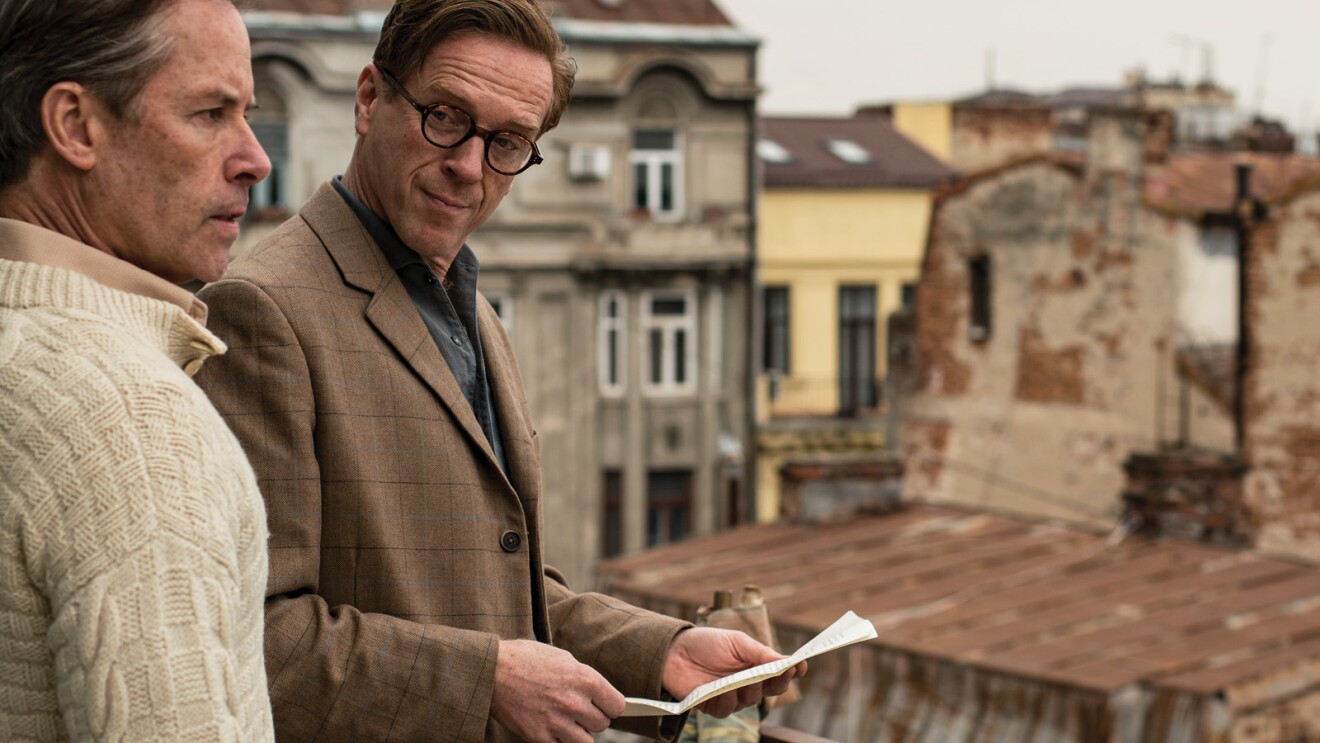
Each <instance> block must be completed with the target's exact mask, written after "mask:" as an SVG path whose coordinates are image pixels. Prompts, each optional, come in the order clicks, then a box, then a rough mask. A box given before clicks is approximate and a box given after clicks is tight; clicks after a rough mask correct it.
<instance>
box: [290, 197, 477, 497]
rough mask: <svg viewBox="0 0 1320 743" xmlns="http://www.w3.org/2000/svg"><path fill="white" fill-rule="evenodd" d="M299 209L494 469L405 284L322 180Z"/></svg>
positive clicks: (379, 324)
mask: <svg viewBox="0 0 1320 743" xmlns="http://www.w3.org/2000/svg"><path fill="white" fill-rule="evenodd" d="M299 213H300V215H301V216H302V218H303V220H304V221H306V222H307V224H308V226H310V227H311V228H312V231H313V232H315V233H316V235H317V236H318V237H319V238H320V239H321V242H322V244H324V245H325V249H326V251H327V252H328V253H329V254H330V257H331V259H332V260H334V262H335V265H336V266H338V267H339V271H340V273H341V274H342V275H343V277H344V282H345V283H346V284H348V285H349V286H353V287H356V288H358V289H361V290H362V291H365V292H367V293H369V294H371V295H372V298H371V302H370V303H369V304H368V305H367V310H366V313H365V314H366V318H367V321H368V322H369V323H371V325H372V327H374V328H375V329H376V332H378V333H380V334H381V336H382V337H384V338H385V340H386V341H387V342H388V343H389V344H390V345H391V346H393V347H394V350H395V351H396V352H397V353H398V354H399V356H400V357H401V358H402V359H403V361H404V363H406V364H407V365H408V366H409V367H410V368H411V369H412V370H413V372H414V373H416V374H417V376H418V377H420V378H421V379H422V381H423V382H424V383H425V384H426V386H427V387H428V388H429V389H430V390H431V392H432V393H434V394H435V396H436V397H438V398H439V399H440V402H441V403H443V404H444V405H445V407H447V408H448V409H449V412H450V413H451V414H453V416H454V419H455V420H456V421H457V422H458V424H459V427H460V428H461V429H462V430H463V432H464V433H465V434H466V435H467V437H468V438H469V439H470V440H471V442H472V443H473V444H474V445H475V446H476V447H477V448H478V449H480V450H481V451H483V452H484V453H485V455H486V459H487V460H488V462H489V464H490V465H491V466H492V467H493V468H494V469H495V471H497V472H498V471H500V466H499V463H498V462H497V461H496V460H495V453H494V451H493V450H492V449H491V446H490V442H488V441H487V440H486V435H485V434H484V433H483V432H482V430H481V426H480V424H478V423H477V419H476V416H475V415H474V414H473V412H472V406H470V405H468V402H467V398H465V397H463V391H462V390H461V389H459V387H458V382H457V381H456V380H455V379H454V374H453V372H451V371H450V370H449V365H448V364H446V363H445V359H444V356H442V355H441V354H440V349H439V348H437V347H436V345H435V340H434V339H432V338H431V333H430V332H429V331H428V330H427V329H426V323H424V322H422V316H421V315H420V314H418V312H417V308H416V307H415V306H414V305H413V303H412V298H411V297H409V296H408V290H407V289H405V288H404V286H403V282H402V281H400V280H399V276H398V274H397V273H395V271H394V269H392V268H390V264H389V262H388V261H386V260H385V256H384V255H383V254H382V253H381V252H380V248H378V247H376V243H375V241H374V240H372V239H371V235H370V234H368V233H367V230H366V228H365V227H363V226H362V223H361V222H360V221H358V218H357V216H356V215H354V214H353V211H352V210H351V209H349V207H348V205H347V204H345V203H344V200H343V199H342V198H341V197H340V196H339V194H338V193H336V192H335V190H334V188H333V187H332V186H330V184H328V183H326V184H322V185H321V187H320V188H319V189H317V191H316V193H314V194H313V195H312V197H311V198H310V199H308V201H307V203H306V204H304V205H303V208H302V210H301V211H300V212H299ZM501 422H503V421H501Z"/></svg>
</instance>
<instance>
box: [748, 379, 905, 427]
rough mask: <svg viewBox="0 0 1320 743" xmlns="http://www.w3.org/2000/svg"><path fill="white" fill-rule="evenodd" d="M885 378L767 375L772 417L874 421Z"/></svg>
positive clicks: (881, 407)
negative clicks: (869, 419) (872, 419)
mask: <svg viewBox="0 0 1320 743" xmlns="http://www.w3.org/2000/svg"><path fill="white" fill-rule="evenodd" d="M883 393H884V378H876V377H851V378H850V377H830V378H814V379H813V378H810V377H805V378H804V377H800V376H795V375H781V374H778V373H773V372H772V373H770V375H769V400H770V417H771V418H873V417H878V416H879V415H881V414H882V413H883V406H882V401H883V397H884V394H883Z"/></svg>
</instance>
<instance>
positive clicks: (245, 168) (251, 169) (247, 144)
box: [225, 121, 270, 186]
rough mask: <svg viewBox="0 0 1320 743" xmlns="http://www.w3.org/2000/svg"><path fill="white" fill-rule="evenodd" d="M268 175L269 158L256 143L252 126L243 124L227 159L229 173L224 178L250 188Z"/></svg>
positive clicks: (258, 143) (259, 144)
mask: <svg viewBox="0 0 1320 743" xmlns="http://www.w3.org/2000/svg"><path fill="white" fill-rule="evenodd" d="M268 175H270V158H269V157H267V156H266V151H265V150H264V149H262V148H261V143H260V142H258V141H257V135H256V133H255V132H253V131H252V126H251V125H250V124H248V123H247V122H246V121H245V122H243V131H242V133H241V135H240V136H239V143H238V147H237V149H236V151H235V152H234V155H233V156H232V157H230V158H229V172H228V173H226V174H225V176H226V177H227V178H228V179H229V180H231V181H243V182H244V185H247V186H251V185H252V184H254V183H257V182H258V181H261V180H262V179H264V178H265V177H266V176H268Z"/></svg>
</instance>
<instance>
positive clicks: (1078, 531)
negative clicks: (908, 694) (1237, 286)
mask: <svg viewBox="0 0 1320 743" xmlns="http://www.w3.org/2000/svg"><path fill="white" fill-rule="evenodd" d="M601 570H602V579H603V581H604V582H605V584H606V585H607V587H608V590H610V591H611V592H612V593H614V594H616V595H620V596H623V597H625V598H628V599H630V600H634V601H637V602H639V603H641V604H643V605H648V606H652V607H661V608H668V609H669V610H671V611H677V612H679V613H681V612H685V611H688V610H690V609H695V607H696V606H698V605H700V604H701V603H704V602H707V601H708V600H709V597H710V596H711V594H712V592H713V591H714V590H716V589H718V588H729V587H737V586H741V585H743V584H746V583H754V584H757V585H760V586H761V587H762V589H763V591H764V594H765V598H766V602H767V604H768V605H769V606H770V608H771V611H772V614H773V617H774V620H775V622H776V624H777V625H780V626H781V627H785V628H789V629H795V630H801V631H802V632H805V633H808V634H811V633H815V632H817V631H819V630H820V629H823V628H824V627H826V626H828V625H829V623H830V622H832V621H833V620H835V619H837V618H838V616H839V615H840V614H841V613H842V612H843V611H845V610H849V609H851V610H853V611H856V612H857V613H858V614H860V615H862V616H864V617H867V618H869V619H871V620H872V621H873V622H874V623H875V625H876V628H877V629H878V630H879V632H880V636H879V638H878V639H876V640H873V641H871V644H872V645H873V646H874V647H875V648H876V649H878V650H881V649H882V650H884V651H886V652H892V651H899V652H903V653H909V654H912V655H913V656H920V657H923V658H930V659H938V660H944V661H949V662H951V663H955V664H960V665H966V666H971V667H975V668H978V669H983V670H986V671H992V672H996V673H998V674H1003V675H1007V676H1012V677H1017V678H1021V679H1028V680H1035V681H1041V682H1047V683H1050V684H1056V685H1063V686H1067V687H1071V688H1074V689H1080V690H1089V691H1095V692H1101V693H1107V692H1114V691H1116V690H1119V689H1121V688H1123V687H1128V686H1131V685H1139V686H1142V687H1147V688H1153V689H1156V690H1169V691H1171V692H1182V693H1192V694H1196V695H1221V696H1222V697H1224V698H1230V699H1231V696H1232V695H1233V694H1235V693H1236V694H1239V695H1242V694H1245V695H1254V696H1252V698H1253V699H1255V700H1256V701H1257V702H1259V697H1260V695H1262V694H1268V688H1266V689H1264V690H1262V689H1261V688H1259V685H1260V682H1261V681H1262V679H1265V678H1269V679H1271V680H1272V683H1275V686H1277V685H1278V684H1277V682H1278V679H1279V677H1280V674H1283V675H1284V676H1287V674H1288V673H1290V672H1291V671H1292V670H1295V669H1296V668H1297V667H1298V666H1299V664H1303V665H1306V667H1308V668H1309V667H1310V666H1312V665H1315V664H1316V663H1317V661H1320V568H1317V567H1314V566H1309V565H1303V564H1298V563H1294V562H1288V561H1285V560H1281V559H1273V558H1270V557H1267V556H1264V555H1261V554H1257V553H1253V552H1247V551H1228V550H1224V549H1218V548H1213V547H1208V546H1202V545H1199V544H1194V543H1180V542H1175V541H1149V540H1146V539H1144V538H1136V537H1132V538H1129V539H1126V540H1123V541H1121V542H1120V543H1117V544H1111V542H1110V538H1109V536H1108V535H1106V534H1103V533H1097V532H1093V531H1087V530H1085V529H1083V528H1078V527H1073V526H1064V525H1059V524H1054V523H1047V522H1033V521H1029V520H1023V519H1020V518H1016V517H1009V516H1003V515H996V514H991V513H980V512H975V511H970V510H963V509H960V508H956V507H945V506H934V505H920V504H919V505H911V506H908V507H906V508H904V509H903V510H900V511H898V512H896V513H892V514H889V515H879V516H874V515H873V516H864V517H857V518H855V519H853V520H851V521H848V522H846V523H838V524H832V525H792V524H785V523H779V524H771V525H760V526H751V527H744V528H741V529H738V530H735V531H732V532H727V533H723V534H719V535H715V536H710V537H705V538H700V539H693V540H690V541H688V542H684V543H681V544H677V545H673V546H669V547H665V548H661V549H657V550H653V551H650V552H646V553H643V554H638V555H632V556H627V557H623V558H620V559H615V560H613V561H610V562H607V563H605V564H604V565H603V566H602V569H601ZM1299 673H1300V671H1299ZM1303 675H1304V674H1303ZM1306 679H1307V680H1306V681H1305V685H1309V684H1310V683H1312V682H1311V681H1310V677H1306ZM1292 691H1294V692H1295V691H1296V690H1295V689H1293V690H1292Z"/></svg>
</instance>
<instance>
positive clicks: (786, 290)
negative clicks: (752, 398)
mask: <svg viewBox="0 0 1320 743" xmlns="http://www.w3.org/2000/svg"><path fill="white" fill-rule="evenodd" d="M772 292H775V293H782V295H783V314H782V316H775V315H772V313H771V312H770V296H771V293H772ZM776 319H778V320H780V321H782V322H781V325H782V327H779V328H777V327H776V325H775V320H776ZM776 330H779V331H780V333H781V334H782V336H783V348H782V349H780V348H777V347H776V346H775V345H774V344H773V339H774V337H775V331H776ZM792 332H793V290H792V288H791V287H790V286H789V285H788V284H767V285H765V286H763V287H761V343H762V346H761V371H762V372H763V373H765V374H772V373H773V374H780V375H783V376H787V375H789V374H790V373H792V368H793V358H792V350H793V336H792ZM776 351H780V353H775V352H776ZM772 356H782V359H778V358H771V357H772ZM776 361H782V362H783V363H782V365H780V366H776V364H775V362H776Z"/></svg>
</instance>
